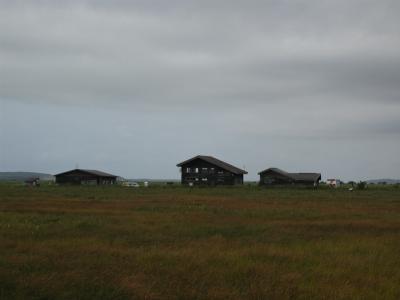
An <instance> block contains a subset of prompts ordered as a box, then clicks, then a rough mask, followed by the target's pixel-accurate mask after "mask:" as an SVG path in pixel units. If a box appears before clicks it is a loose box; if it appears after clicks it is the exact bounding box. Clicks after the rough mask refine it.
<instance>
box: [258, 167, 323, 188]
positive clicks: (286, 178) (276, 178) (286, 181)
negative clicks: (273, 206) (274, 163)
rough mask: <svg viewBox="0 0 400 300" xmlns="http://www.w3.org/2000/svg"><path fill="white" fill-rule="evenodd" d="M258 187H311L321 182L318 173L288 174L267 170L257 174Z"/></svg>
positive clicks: (271, 169)
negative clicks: (258, 179) (258, 178)
mask: <svg viewBox="0 0 400 300" xmlns="http://www.w3.org/2000/svg"><path fill="white" fill-rule="evenodd" d="M258 174H259V175H260V185H313V186H317V185H318V184H319V181H320V180H321V174H320V173H288V172H285V171H283V170H281V169H278V168H269V169H266V170H264V171H261V172H260V173H258Z"/></svg>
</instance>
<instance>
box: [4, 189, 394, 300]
mask: <svg viewBox="0 0 400 300" xmlns="http://www.w3.org/2000/svg"><path fill="white" fill-rule="evenodd" d="M0 298H1V299H289V298H290V299H400V189H396V188H368V189H367V190H363V191H354V192H349V191H347V190H328V189H319V190H307V189H272V190H268V189H260V188H258V187H254V186H253V187H249V186H244V187H240V188H210V189H202V188H199V189H186V188H181V187H178V188H174V187H169V188H163V187H149V188H147V189H145V188H139V189H132V188H123V187H58V186H42V187H40V188H28V187H24V186H18V185H10V184H2V185H0Z"/></svg>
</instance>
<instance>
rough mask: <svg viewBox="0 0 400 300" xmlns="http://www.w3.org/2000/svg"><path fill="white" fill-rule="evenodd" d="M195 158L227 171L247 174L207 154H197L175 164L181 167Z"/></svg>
mask: <svg viewBox="0 0 400 300" xmlns="http://www.w3.org/2000/svg"><path fill="white" fill-rule="evenodd" d="M195 159H201V160H204V161H206V162H208V163H210V164H213V165H215V166H217V167H220V168H221V169H224V170H226V171H229V172H231V173H234V174H237V175H240V174H247V172H246V171H245V170H242V169H239V168H237V167H235V166H233V165H231V164H228V163H227V162H224V161H222V160H219V159H217V158H215V157H213V156H209V155H197V156H195V157H192V158H190V159H188V160H185V161H183V162H181V163H179V164H177V165H176V166H177V167H182V166H183V165H185V164H187V163H189V162H191V161H193V160H195Z"/></svg>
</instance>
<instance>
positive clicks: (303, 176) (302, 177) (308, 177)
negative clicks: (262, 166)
mask: <svg viewBox="0 0 400 300" xmlns="http://www.w3.org/2000/svg"><path fill="white" fill-rule="evenodd" d="M266 172H274V173H278V174H280V175H283V176H285V177H288V178H291V179H293V180H295V181H316V180H318V179H321V174H320V173H288V172H286V171H283V170H281V169H278V168H268V169H266V170H264V171H261V172H259V173H258V174H259V175H261V174H264V173H266Z"/></svg>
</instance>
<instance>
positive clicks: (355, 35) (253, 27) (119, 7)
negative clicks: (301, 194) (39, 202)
mask: <svg viewBox="0 0 400 300" xmlns="http://www.w3.org/2000/svg"><path fill="white" fill-rule="evenodd" d="M399 12H400V2H398V1H389V0H385V1H369V0H364V1H321V0H319V1H282V0H280V1H255V0H254V1H12V2H11V1H0V105H1V107H0V108H1V112H0V118H1V119H0V124H1V131H0V138H1V140H0V142H1V144H2V145H1V146H2V147H1V153H0V155H1V157H0V168H2V169H9V170H11V169H32V168H36V169H40V170H43V171H52V172H55V171H59V170H60V169H62V168H68V167H71V166H73V165H74V164H75V163H76V162H79V163H80V164H81V165H85V166H87V167H93V168H106V169H112V170H114V172H117V173H121V174H123V175H125V176H142V175H143V176H151V177H157V176H158V172H159V169H160V168H161V169H163V171H162V172H161V173H160V176H163V177H172V176H177V173H176V170H175V168H174V163H175V162H176V161H179V160H181V159H184V158H187V157H188V156H190V155H192V154H196V153H204V154H214V155H219V156H221V157H222V158H226V159H228V160H231V161H232V162H234V163H237V164H239V165H243V164H245V165H246V167H247V168H248V169H249V171H250V172H252V173H253V175H252V176H251V177H255V176H254V173H256V171H258V170H259V169H263V168H265V167H267V166H270V165H275V166H282V167H285V168H287V169H288V170H289V171H297V170H309V169H313V170H314V169H315V170H321V171H322V172H324V173H325V175H326V176H329V177H331V176H340V177H343V178H353V177H357V178H363V177H379V176H393V177H400V174H399V173H398V170H399V164H400V162H399V159H398V155H397V154H396V153H397V152H398V150H400V147H399V146H400V139H399V138H400V118H399V117H400V88H399V84H400V51H398V49H399V48H400V21H399V19H400V16H399ZM15 123H18V125H16V124H15ZM71 123H73V125H71ZM36 124H37V125H36ZM36 126H38V127H40V128H41V129H40V132H41V133H42V134H41V136H40V138H32V136H31V135H32V134H34V133H33V129H32V128H35V127H36ZM97 129H98V130H97ZM76 143H79V144H80V145H81V147H80V150H77V149H75V148H74V145H75V144H76ZM28 144H29V145H30V147H26V145H28ZM82 145H83V147H82ZM111 145H112V146H111ZM182 145H184V146H182ZM93 149H97V152H98V153H97V156H94V157H93V156H92V155H89V154H88V153H89V152H91V153H92V152H93V151H92V150H93ZM160 150H161V152H162V153H159V151H160ZM164 152H166V153H164ZM116 153H117V155H115V154H116ZM150 154H151V155H150ZM165 154H166V155H165ZM154 157H158V158H157V159H155V158H154ZM128 161H129V163H127V162H128ZM156 162H157V164H159V166H160V167H158V166H156V165H155V163H156Z"/></svg>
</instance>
